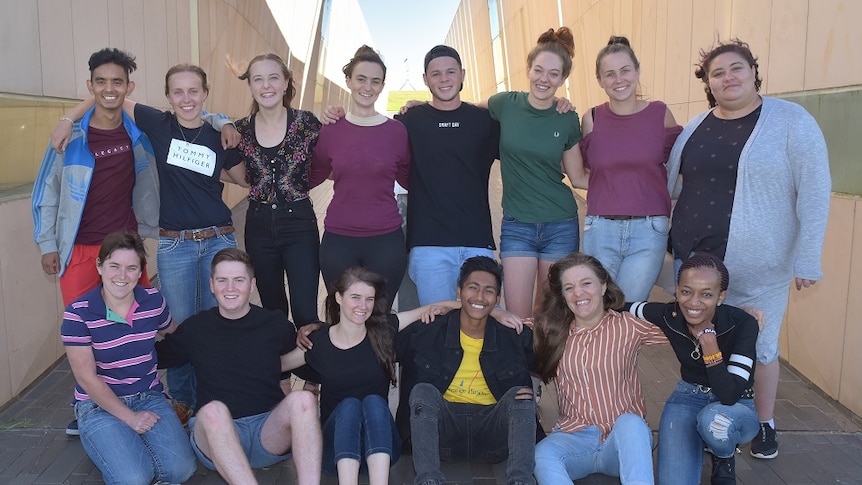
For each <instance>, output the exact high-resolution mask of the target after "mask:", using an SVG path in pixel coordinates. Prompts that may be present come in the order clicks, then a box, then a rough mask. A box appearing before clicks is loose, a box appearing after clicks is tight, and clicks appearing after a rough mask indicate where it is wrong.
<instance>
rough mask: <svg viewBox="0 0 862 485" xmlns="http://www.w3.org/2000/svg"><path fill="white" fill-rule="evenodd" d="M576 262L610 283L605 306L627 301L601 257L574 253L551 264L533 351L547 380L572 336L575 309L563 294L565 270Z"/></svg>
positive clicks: (534, 337) (572, 266) (619, 305)
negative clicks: (570, 334)
mask: <svg viewBox="0 0 862 485" xmlns="http://www.w3.org/2000/svg"><path fill="white" fill-rule="evenodd" d="M575 266H586V267H587V268H589V269H590V270H592V271H593V273H595V274H596V277H597V278H598V279H599V282H601V283H602V284H604V285H606V286H607V287H606V290H605V294H604V296H603V297H602V306H603V307H604V309H605V310H608V309H614V310H618V309H620V308H622V306H623V304H624V303H625V301H626V299H625V295H623V290H621V289H620V287H619V286H617V284H616V283H614V280H613V278H611V275H610V274H608V270H606V269H605V267H604V266H602V263H600V262H599V260H598V259H596V258H594V257H592V256H590V255H589V254H583V253H572V254H570V255H568V256H566V257H565V258H563V259H561V260H559V261H557V262H556V263H554V264H553V265H551V268H550V270H548V281H547V284H545V285H544V288H543V290H544V292H545V299H544V301H543V302H542V308H541V310H539V314H538V316H537V317H536V326H535V328H534V329H533V354H534V355H535V358H536V367H537V368H538V370H539V376H540V377H541V378H542V380H543V381H545V382H548V381H549V380H551V379H552V378H554V376H555V375H556V374H557V365H558V364H559V363H560V359H561V358H562V356H563V350H565V347H566V340H567V339H568V337H569V327H570V326H571V324H572V321H574V319H575V314H574V313H572V310H571V309H570V308H569V305H568V304H567V303H566V298H565V297H564V296H563V273H565V272H566V270H568V269H570V268H574V267H575Z"/></svg>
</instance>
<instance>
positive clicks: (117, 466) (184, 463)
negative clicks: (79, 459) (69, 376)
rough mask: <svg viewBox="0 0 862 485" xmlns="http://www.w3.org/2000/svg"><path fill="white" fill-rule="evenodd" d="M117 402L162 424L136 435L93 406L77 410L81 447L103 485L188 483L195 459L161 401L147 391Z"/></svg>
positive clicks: (87, 404)
mask: <svg viewBox="0 0 862 485" xmlns="http://www.w3.org/2000/svg"><path fill="white" fill-rule="evenodd" d="M120 400H121V401H123V403H124V404H125V405H126V406H128V408H129V409H131V410H132V411H135V412H140V411H150V412H152V413H155V414H157V415H159V418H161V419H159V420H158V421H157V422H156V424H155V426H153V428H152V429H151V430H149V431H147V432H146V433H144V434H138V433H136V432H135V431H134V430H133V429H132V428H130V427H129V426H128V425H127V424H126V423H124V422H122V421H120V420H119V419H117V418H116V417H115V416H114V415H112V414H111V413H109V412H107V411H105V410H104V409H102V408H100V407H99V406H98V405H97V404H96V403H95V402H93V401H78V402H77V403H76V404H75V418H76V419H77V420H78V427H79V429H80V430H81V445H83V447H84V451H86V452H87V456H89V457H90V459H91V460H92V461H93V464H94V465H96V468H98V469H99V470H100V471H101V472H102V478H103V479H104V480H105V483H107V484H120V483H123V484H143V485H149V484H150V483H152V482H153V480H157V481H164V482H170V483H182V482H185V481H186V480H188V479H189V478H191V476H192V475H193V474H194V473H195V471H196V470H197V463H196V462H195V455H194V453H193V452H192V448H191V447H190V446H189V439H188V437H187V436H186V432H185V430H184V429H183V425H182V424H180V420H179V419H178V418H177V415H176V414H175V413H174V410H173V408H172V407H171V403H170V402H168V400H167V399H165V395H164V394H162V393H161V392H159V391H147V392H142V393H140V394H135V395H133V396H128V397H122V398H120Z"/></svg>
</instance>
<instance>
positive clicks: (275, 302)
mask: <svg viewBox="0 0 862 485" xmlns="http://www.w3.org/2000/svg"><path fill="white" fill-rule="evenodd" d="M239 78H240V79H242V80H244V81H248V87H249V90H250V91H251V95H252V98H253V101H252V107H251V114H250V115H249V116H247V117H246V118H243V119H241V120H239V121H238V122H237V123H236V128H237V130H238V131H239V133H240V134H241V135H242V139H241V141H240V144H239V149H240V152H241V153H242V155H243V158H244V159H245V162H246V166H247V170H248V178H249V182H250V184H251V189H250V191H249V194H248V200H249V206H248V214H247V218H246V226H245V246H246V250H247V251H248V253H249V254H250V255H251V257H252V259H253V260H254V266H255V277H256V278H257V288H258V291H259V292H260V300H261V303H262V304H263V306H264V307H265V308H270V309H280V310H281V311H283V312H284V313H285V314H286V315H289V316H290V318H291V320H292V321H293V322H294V323H296V325H297V326H302V325H306V324H308V323H311V322H315V321H318V316H317V288H318V281H319V274H320V267H319V263H318V248H319V246H320V236H319V233H318V229H317V218H316V216H315V214H314V207H312V203H311V199H309V197H308V169H309V165H310V163H311V153H312V152H313V151H314V147H315V145H316V144H317V138H318V135H319V133H320V121H318V120H317V118H315V116H314V115H313V114H311V113H310V112H308V111H301V110H296V109H293V108H291V107H290V102H291V100H292V99H293V96H294V94H295V93H296V88H295V86H294V82H293V78H292V76H291V73H290V71H289V70H288V69H287V65H286V64H285V63H284V61H283V60H282V59H281V58H280V57H278V56H277V55H275V54H271V53H270V54H262V55H259V56H257V57H255V58H253V59H252V60H251V62H249V64H248V68H247V69H246V70H245V72H243V73H242V74H240V75H239ZM285 273H286V274H287V280H288V287H289V289H290V300H289V301H288V298H287V296H286V294H285V288H284V275H285ZM291 307H292V308H291ZM291 310H292V313H290V312H291Z"/></svg>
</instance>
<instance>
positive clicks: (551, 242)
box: [500, 212, 580, 263]
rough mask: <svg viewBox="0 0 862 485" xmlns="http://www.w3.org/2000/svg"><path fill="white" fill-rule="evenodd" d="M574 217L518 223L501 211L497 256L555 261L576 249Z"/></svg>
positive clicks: (576, 239)
mask: <svg viewBox="0 0 862 485" xmlns="http://www.w3.org/2000/svg"><path fill="white" fill-rule="evenodd" d="M579 230H580V228H579V227H578V218H577V216H576V217H573V218H571V219H565V220H562V221H553V222H537V223H532V222H521V221H519V220H517V219H515V218H514V217H512V216H510V215H509V214H506V213H505V212H504V213H503V224H502V227H501V228H500V257H501V258H512V257H529V258H537V259H540V260H542V261H549V262H551V263H555V262H557V261H559V260H561V259H563V258H565V257H566V256H568V255H569V254H572V253H574V252H577V250H578V232H579Z"/></svg>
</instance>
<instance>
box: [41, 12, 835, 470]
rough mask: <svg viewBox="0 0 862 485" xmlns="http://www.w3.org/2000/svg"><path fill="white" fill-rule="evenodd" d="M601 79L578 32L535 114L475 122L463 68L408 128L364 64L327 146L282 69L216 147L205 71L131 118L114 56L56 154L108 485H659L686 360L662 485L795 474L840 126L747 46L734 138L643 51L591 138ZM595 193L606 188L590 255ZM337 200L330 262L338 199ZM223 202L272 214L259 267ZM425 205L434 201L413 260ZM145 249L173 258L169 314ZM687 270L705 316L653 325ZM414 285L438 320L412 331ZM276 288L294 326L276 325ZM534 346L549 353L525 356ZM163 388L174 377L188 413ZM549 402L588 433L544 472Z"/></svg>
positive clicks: (713, 73) (740, 60) (50, 200)
mask: <svg viewBox="0 0 862 485" xmlns="http://www.w3.org/2000/svg"><path fill="white" fill-rule="evenodd" d="M573 57H574V40H573V37H572V33H571V32H570V31H569V30H568V29H567V28H565V27H564V28H560V29H558V30H556V31H555V30H553V29H551V30H549V31H547V32H545V33H543V34H542V35H541V36H540V37H539V39H538V42H537V45H536V46H535V47H534V49H533V50H532V51H531V52H530V54H529V56H528V58H527V64H528V71H527V72H528V79H529V90H528V91H527V92H504V93H499V94H496V95H494V96H492V97H491V98H490V99H488V100H487V101H486V102H481V103H477V104H476V105H472V104H468V103H464V102H462V101H461V99H460V94H459V93H460V90H461V88H462V86H463V82H464V78H465V71H464V69H463V67H462V65H461V58H460V56H459V54H458V52H457V51H455V49H453V48H451V47H448V46H442V45H441V46H436V47H434V48H433V49H431V50H430V51H429V52H428V53H427V55H426V57H425V73H424V74H423V78H424V80H425V83H426V84H427V86H428V87H429V89H430V91H431V97H432V98H431V101H430V102H429V103H427V104H419V105H416V106H414V107H412V108H410V109H409V110H407V111H406V112H404V113H402V114H400V115H398V116H396V120H391V119H388V118H386V117H385V116H383V115H381V114H379V113H378V112H377V111H375V109H374V102H375V101H376V100H377V97H378V96H379V94H380V92H381V90H382V88H383V85H384V82H385V75H386V67H385V64H384V63H383V61H382V59H381V58H380V56H379V55H378V54H377V53H376V52H374V51H373V50H372V49H371V48H369V47H367V46H362V47H361V48H360V49H359V50H358V51H357V52H356V54H355V56H354V57H353V58H352V59H351V60H350V62H349V63H348V64H347V65H345V66H344V69H343V72H344V74H345V77H346V82H347V86H348V88H349V89H350V93H351V102H350V108H349V111H348V112H346V113H345V112H344V111H343V110H341V109H338V108H328V109H327V110H326V112H325V115H324V123H326V124H321V123H320V121H318V119H317V118H316V117H315V116H314V115H313V114H311V113H309V112H307V111H302V110H297V109H294V108H292V107H291V101H292V99H293V96H294V94H295V87H294V82H293V79H292V76H291V73H290V71H289V70H288V68H287V66H286V64H285V63H284V61H283V60H282V59H281V58H280V57H279V56H277V55H275V54H264V55H260V56H257V57H255V58H253V59H252V60H251V61H250V62H249V63H248V65H247V67H246V68H245V69H244V71H243V70H242V69H235V71H236V72H237V74H238V77H239V79H241V80H245V81H247V83H248V86H249V89H250V92H251V95H252V99H253V103H252V110H251V114H250V115H249V116H248V117H246V118H243V119H241V120H239V121H237V122H236V124H235V129H234V127H233V126H232V125H230V124H228V125H225V124H224V123H225V122H226V121H227V120H225V119H224V117H222V116H218V115H216V116H203V114H202V109H203V103H204V101H205V99H206V96H207V94H208V86H207V80H206V73H204V71H203V70H202V69H200V68H199V67H197V66H192V65H187V64H183V65H178V66H174V67H172V68H171V69H170V70H169V71H168V73H167V74H166V77H165V95H166V97H167V98H168V101H169V103H170V104H171V108H172V110H171V111H170V112H162V111H158V110H155V109H153V108H149V107H147V106H144V105H142V104H140V103H135V102H133V101H131V100H130V99H126V95H127V94H130V93H131V92H132V90H133V89H134V83H133V82H132V81H130V80H129V74H130V73H131V71H133V70H134V69H135V67H136V66H135V63H134V59H133V58H132V57H131V56H129V55H128V54H126V53H123V52H122V51H118V50H116V49H104V50H102V51H99V52H97V53H95V54H94V55H93V56H92V57H91V59H90V72H91V79H90V80H88V81H87V85H88V88H89V89H90V92H91V93H92V94H93V98H91V99H89V100H86V101H84V102H83V103H82V104H81V105H79V106H78V107H76V108H75V109H73V110H72V111H71V112H70V113H68V116H67V117H63V118H62V119H61V122H60V124H58V127H57V128H55V131H54V132H53V133H52V141H53V144H54V146H55V148H57V150H56V151H55V150H53V149H51V148H49V149H48V151H47V152H46V155H45V159H44V160H43V165H42V169H41V170H40V173H39V177H38V180H37V181H36V185H35V187H34V193H33V213H34V221H35V225H36V242H37V243H38V244H39V246H40V249H41V252H42V253H43V258H42V266H43V269H44V270H45V272H47V273H49V274H59V275H60V283H61V291H62V293H63V298H64V302H65V303H66V304H67V305H68V306H67V310H66V313H65V314H64V322H63V327H62V337H63V342H64V344H65V345H66V348H67V354H68V357H69V361H70V364H71V366H72V370H73V373H74V375H75V378H76V382H77V386H76V389H75V415H76V418H77V420H78V425H79V427H80V434H81V437H82V443H83V444H84V447H85V449H86V450H87V452H88V454H89V455H90V457H91V458H92V459H93V461H94V463H96V465H97V466H98V467H99V469H100V470H101V471H102V473H103V477H104V479H105V481H106V482H108V483H117V482H120V481H123V482H124V483H128V482H132V483H149V482H150V481H152V480H157V481H165V482H182V481H184V480H186V479H188V478H189V476H191V474H192V473H194V470H195V468H196V467H195V460H194V456H195V455H197V457H198V458H199V460H200V461H201V463H203V464H204V466H206V467H208V468H210V469H214V470H217V471H218V472H219V473H220V474H221V475H222V477H224V478H225V479H226V480H227V481H228V482H230V483H252V482H253V480H254V475H253V473H252V468H255V467H262V466H269V465H272V464H274V463H277V462H279V461H281V460H284V459H286V458H287V457H289V456H291V454H292V456H293V458H294V461H295V463H296V470H297V475H298V477H299V481H300V483H316V482H318V481H319V479H320V472H321V469H323V470H324V471H327V472H331V473H336V474H337V475H338V477H339V482H341V483H355V482H356V480H357V477H358V474H359V472H360V470H367V472H368V474H369V479H370V481H371V483H374V484H376V483H387V482H388V475H389V468H390V466H391V464H392V463H394V462H395V461H396V460H398V458H399V455H400V452H401V449H402V443H405V444H409V445H410V447H411V448H412V453H413V463H414V467H415V470H416V478H415V482H416V483H417V484H436V483H444V480H445V477H444V476H443V474H442V472H441V471H440V460H441V459H448V458H467V459H471V460H472V459H475V460H482V461H491V462H498V461H502V460H506V461H507V466H506V477H507V481H508V482H509V483H534V482H535V481H538V482H539V483H569V482H571V481H572V480H576V479H578V478H581V477H584V476H586V475H588V474H590V473H597V472H598V473H605V474H609V475H613V476H619V477H620V479H621V481H622V482H623V483H653V482H654V473H653V461H652V435H651V432H650V430H649V427H648V426H647V424H646V422H645V421H644V416H645V405H644V398H643V394H642V391H641V386H640V383H639V381H638V375H637V370H636V360H637V353H638V350H639V348H640V346H641V345H652V344H662V343H669V344H670V345H671V348H672V349H673V351H674V353H675V354H676V356H677V358H678V359H679V361H680V369H681V380H680V382H679V384H678V385H677V387H676V390H675V391H674V393H673V394H672V395H671V396H670V397H669V398H668V401H667V403H666V405H665V407H664V410H663V413H662V418H661V425H660V429H659V438H658V442H659V445H658V477H659V483H663V484H664V483H669V484H670V483H681V484H690V483H697V482H698V481H699V480H700V473H701V468H702V460H703V452H704V448H706V450H707V451H708V452H709V453H710V454H711V456H712V457H713V467H712V483H715V484H724V483H735V471H734V461H733V460H734V458H733V455H734V451H735V449H736V446H737V445H738V444H742V443H746V442H748V441H751V440H752V439H753V441H752V444H751V454H752V455H753V456H755V457H759V458H772V457H775V456H776V455H777V453H778V445H777V441H776V435H775V426H774V422H773V420H772V413H773V410H774V401H775V394H776V388H777V382H778V364H777V357H778V330H779V327H780V323H781V320H782V317H783V313H784V310H785V307H786V303H787V298H788V291H787V290H788V289H787V286H788V283H790V281H792V280H793V279H794V278H795V281H796V286H797V288H803V287H807V286H810V285H811V284H814V283H815V282H816V281H817V280H819V279H820V278H821V277H822V272H821V268H820V251H821V248H822V241H823V236H824V232H825V224H826V219H827V215H828V206H829V191H830V178H829V169H828V160H827V155H826V147H825V142H824V140H823V136H822V134H821V132H820V130H819V128H818V126H817V124H816V123H815V122H814V120H813V118H812V117H811V116H810V115H809V114H808V113H807V112H805V110H804V109H802V108H801V107H799V106H797V105H795V104H792V103H788V102H785V101H781V100H777V99H774V98H769V97H764V96H761V95H760V94H759V88H760V83H761V79H760V76H759V73H758V64H757V61H756V58H755V57H754V56H753V55H752V53H751V51H750V50H749V48H748V46H747V45H746V44H745V43H743V42H741V41H738V40H733V41H730V42H726V43H720V44H719V45H718V46H716V47H714V48H713V49H711V50H708V51H702V53H701V59H700V62H699V64H698V66H697V69H696V72H695V74H696V76H697V77H698V78H699V79H701V80H703V81H704V83H705V86H706V87H705V89H706V92H707V97H708V100H709V103H710V108H711V109H710V110H709V111H707V112H706V113H704V114H703V115H700V116H698V117H697V118H695V119H694V120H693V121H692V122H690V123H689V124H688V125H687V126H686V127H685V128H684V129H683V128H682V127H680V126H679V125H677V123H676V121H675V120H674V117H673V115H672V114H671V112H670V110H669V109H668V108H667V106H665V105H664V104H663V103H661V102H660V101H646V100H644V99H642V97H641V96H640V95H639V92H638V88H639V84H638V78H639V74H640V64H639V62H638V60H637V57H636V56H635V53H634V51H633V50H632V48H631V46H630V44H629V42H628V40H627V39H625V38H624V37H611V39H610V41H609V42H608V45H607V46H606V47H605V48H603V49H602V50H601V51H600V52H599V54H598V56H597V59H596V77H597V80H598V83H599V85H600V86H601V87H602V88H603V89H604V90H605V92H606V93H607V95H608V102H607V103H603V104H601V105H599V106H596V107H594V108H591V109H589V110H587V111H586V113H585V114H584V115H583V117H582V118H581V119H580V120H579V118H578V115H577V113H575V112H574V111H572V110H571V109H569V107H567V106H566V104H567V103H566V102H565V101H558V100H557V98H556V97H555V95H556V91H557V89H558V88H559V87H560V86H562V85H563V84H564V82H565V80H566V79H567V77H568V75H569V73H570V72H571V68H572V61H573ZM232 67H234V66H232ZM79 119H80V121H77V120H79ZM205 119H206V120H207V121H209V122H211V123H212V124H213V125H214V126H215V127H216V129H214V128H213V126H210V124H208V123H207V122H205V121H204V120H205ZM217 129H221V130H222V136H221V139H220V137H219V135H218V131H217ZM237 145H238V147H237V148H229V147H234V146H237ZM495 159H500V160H501V172H502V177H503V213H504V214H503V221H502V231H501V238H500V257H501V259H502V265H500V264H498V263H496V262H495V261H494V260H493V259H492V258H493V254H494V250H495V249H496V245H495V241H494V238H493V235H492V229H491V215H490V207H489V203H488V178H489V173H490V168H491V165H492V164H493V162H494V160H495ZM564 177H568V179H569V181H570V183H571V184H572V185H573V186H575V187H581V188H585V189H587V188H588V189H589V190H588V195H587V215H586V217H585V219H584V232H583V234H584V236H583V241H584V243H583V251H584V252H583V253H578V249H579V239H578V234H579V221H578V216H577V204H576V203H575V199H574V196H573V193H572V191H571V189H570V188H569V187H568V186H567V185H566V184H565V183H564V181H563V180H564ZM326 179H331V180H333V183H334V196H333V200H332V202H331V203H330V206H329V209H328V211H327V215H326V219H325V221H324V227H325V231H324V234H323V238H322V240H321V239H320V238H319V234H318V229H317V221H316V217H315V214H314V210H313V207H312V205H311V201H310V199H309V195H308V191H309V189H310V188H312V187H314V186H316V185H318V184H320V183H322V182H323V181H324V180H326ZM222 181H227V182H232V183H237V184H240V185H242V186H246V187H249V208H248V214H247V220H246V230H245V247H246V249H247V251H248V253H245V252H244V251H240V250H238V249H236V240H235V238H234V237H233V232H234V228H233V226H232V222H231V218H230V210H229V209H228V208H227V207H226V206H225V204H224V202H222V200H221V189H222V187H223V185H222ZM396 181H397V182H398V183H399V184H400V185H402V186H404V187H406V188H408V190H409V204H408V209H407V231H406V244H405V236H404V234H403V233H402V230H401V227H400V225H401V217H400V215H399V212H398V208H397V205H396V201H395V198H394V196H393V186H394V184H395V182H396ZM672 197H678V198H679V201H678V202H677V205H676V208H675V210H673V212H672V211H671V198H672ZM671 213H672V214H673V221H672V222H673V224H672V225H671V224H669V219H670V217H671ZM156 228H157V229H156ZM156 230H157V231H158V232H155V231H156ZM118 231H119V232H118ZM138 233H140V234H141V235H144V236H152V235H154V234H158V237H159V248H158V261H157V263H158V268H159V274H158V276H159V290H156V289H153V288H151V287H150V283H149V280H148V278H147V275H146V272H145V255H144V251H143V246H142V243H141V240H140V237H139V236H138V235H137V234H138ZM669 234H670V236H671V239H670V243H669V242H668V235H669ZM669 245H670V246H671V247H672V250H673V255H674V259H675V262H676V264H675V269H676V270H677V276H678V280H677V283H676V301H674V302H673V303H668V304H659V303H645V302H644V301H645V300H647V299H648V296H649V293H650V289H651V288H652V286H653V284H654V283H655V281H656V279H657V277H658V273H659V270H660V268H661V266H662V264H663V261H664V257H665V256H664V255H665V252H666V250H667V248H668V246H669ZM252 261H254V264H252ZM408 265H409V274H410V276H411V278H412V279H413V281H414V282H415V283H416V286H417V290H418V293H419V299H420V305H422V306H421V307H420V308H418V309H415V310H411V311H407V312H402V313H399V314H398V315H392V314H391V313H390V309H391V304H392V302H393V300H394V296H395V293H396V292H397V290H398V285H399V284H400V282H401V279H402V277H403V275H404V272H405V271H406V270H407V267H408ZM504 270H505V273H506V278H505V279H504V278H503V272H504ZM319 274H322V276H323V281H324V283H325V285H326V288H327V289H328V291H329V293H328V296H327V299H326V313H325V322H321V321H320V320H319V317H318V312H317V287H318V278H319V276H318V275H319ZM285 275H286V277H287V282H288V288H289V296H290V298H289V299H288V297H287V295H286V288H285ZM731 281H732V284H731ZM254 287H256V288H257V289H258V291H259V293H260V297H261V302H262V305H263V308H260V307H257V306H255V305H252V304H250V303H249V295H250V293H251V291H252V289H253V288H254ZM535 288H538V291H536V292H535V296H534V289H535ZM501 290H503V291H501ZM501 295H502V296H503V298H501ZM453 300H455V301H453ZM501 300H502V301H504V302H505V308H506V310H502V309H501V308H500V303H501ZM626 302H629V303H626ZM742 306H745V307H751V308H754V309H759V310H761V311H762V314H761V313H758V312H756V311H754V310H750V311H751V312H753V313H758V315H762V317H763V322H762V329H760V331H758V322H757V321H756V320H755V318H754V317H753V316H752V315H750V314H749V313H747V312H745V311H742V310H740V309H739V308H737V307H742ZM168 308H169V309H170V310H168ZM288 315H290V317H291V319H292V321H293V323H294V324H295V325H296V327H295V326H294V324H291V321H290V320H288ZM435 317H436V318H435ZM416 320H422V322H416V323H413V322H415V321H416ZM532 321H535V324H534V325H535V326H534V329H533V331H534V332H535V334H533V331H531V330H530V329H529V328H522V323H524V322H526V323H530V322H532ZM510 327H514V328H510ZM297 328H301V330H299V331H297ZM157 333H164V334H166V337H165V338H164V340H162V341H160V342H158V343H156V342H155V340H156V338H155V337H156V334H157ZM534 339H535V342H534V341H533V340H534ZM297 342H298V343H299V346H297ZM395 362H399V363H400V364H401V370H400V379H399V377H398V373H396V367H395ZM157 366H158V367H168V368H169V370H168V373H167V384H168V392H169V393H170V396H171V398H172V399H173V401H168V400H167V399H166V398H165V395H164V389H163V388H162V385H161V383H160V381H159V378H158V375H157V373H156V367H157ZM289 371H295V372H297V371H298V372H299V375H301V376H302V377H303V378H305V379H306V380H307V381H309V382H311V383H320V384H321V386H320V411H319V414H318V406H317V399H316V397H315V395H314V393H313V392H309V391H307V390H303V391H292V392H287V393H286V394H285V392H284V390H283V388H282V387H280V386H279V384H280V381H281V380H282V379H283V378H284V377H286V373H287V372H289ZM531 372H533V373H535V374H537V375H538V376H540V377H541V378H542V379H543V380H545V381H549V380H553V381H554V382H555V384H556V387H557V390H558V406H559V411H560V418H559V421H558V422H557V423H556V424H555V426H554V428H553V431H552V432H551V434H550V435H549V436H547V437H545V438H544V439H541V441H539V442H538V444H536V441H537V438H539V437H541V436H542V435H543V434H544V433H542V432H541V428H540V427H539V428H537V419H536V408H535V400H534V398H533V388H532V385H531V383H530V373H531ZM396 382H397V383H398V385H399V387H400V395H401V399H400V404H399V409H398V412H397V413H396V416H395V418H393V416H392V414H391V413H390V411H389V408H388V404H387V397H388V391H389V387H390V385H393V384H395V383H396ZM308 389H311V390H312V391H315V392H316V387H313V386H312V387H309V388H308ZM172 406H173V410H172ZM193 413H194V414H195V417H194V418H192V419H191V420H190V421H189V423H188V424H189V431H190V434H191V437H190V439H188V438H186V436H185V434H184V431H183V429H182V426H183V424H184V423H183V421H185V420H187V419H188V418H189V417H190V416H191V415H192V414H193ZM411 438H412V439H411ZM131 455H133V456H134V459H131V458H130V456H131ZM167 455H169V457H167ZM129 477H135V478H134V479H131V480H130V479H129Z"/></svg>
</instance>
